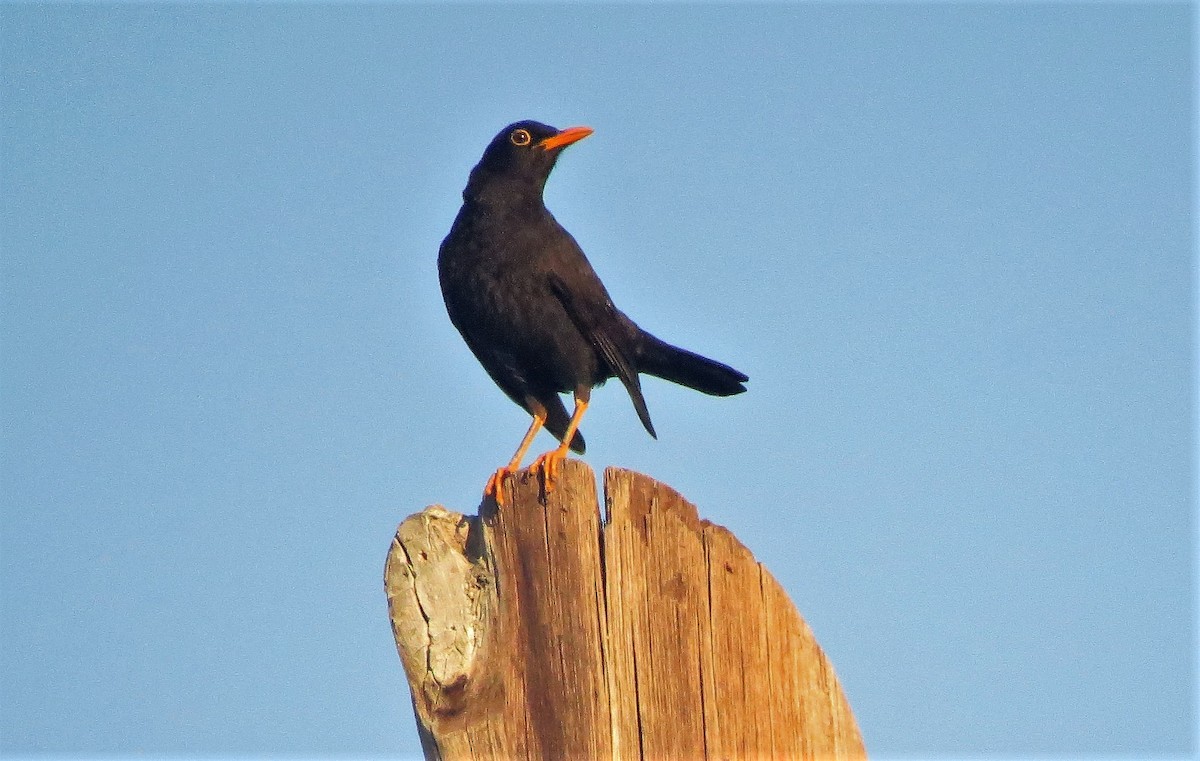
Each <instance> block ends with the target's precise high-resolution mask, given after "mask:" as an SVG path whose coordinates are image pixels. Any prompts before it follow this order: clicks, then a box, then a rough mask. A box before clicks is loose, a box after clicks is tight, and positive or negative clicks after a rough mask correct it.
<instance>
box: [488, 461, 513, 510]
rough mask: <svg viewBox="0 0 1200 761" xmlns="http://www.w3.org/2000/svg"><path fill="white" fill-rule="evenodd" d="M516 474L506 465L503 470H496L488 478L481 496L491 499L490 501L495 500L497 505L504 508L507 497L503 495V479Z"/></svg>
mask: <svg viewBox="0 0 1200 761" xmlns="http://www.w3.org/2000/svg"><path fill="white" fill-rule="evenodd" d="M516 472H517V470H516V468H511V467H509V466H507V465H505V466H504V467H503V468H499V469H497V470H496V472H495V473H493V474H492V475H491V477H489V478H488V480H487V483H486V484H484V487H483V496H485V497H491V498H492V499H494V500H496V504H497V505H499V506H500V507H504V503H505V502H506V501H507V497H506V496H505V493H504V479H505V478H507V477H509V476H511V475H512V474H514V473H516Z"/></svg>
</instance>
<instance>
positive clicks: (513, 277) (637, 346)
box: [438, 120, 749, 505]
mask: <svg viewBox="0 0 1200 761" xmlns="http://www.w3.org/2000/svg"><path fill="white" fill-rule="evenodd" d="M592 132H593V130H592V129H591V128H590V127H568V128H566V129H556V128H554V127H551V126H548V125H546V124H542V123H541V122H537V121H532V120H525V121H519V122H515V123H513V124H510V125H508V126H507V127H505V128H504V129H502V130H501V131H500V132H499V133H497V135H496V136H495V137H494V138H493V139H492V141H491V142H490V143H489V144H488V146H487V148H486V149H485V150H484V152H483V157H482V158H481V159H480V160H479V163H478V164H476V165H475V167H474V168H473V169H472V170H471V173H470V175H469V178H468V180H467V186H466V189H464V190H463V194H462V195H463V203H462V207H461V208H460V209H459V211H458V214H457V216H456V217H455V219H454V222H453V224H452V225H451V227H450V232H449V233H448V234H447V235H446V238H445V239H444V240H443V241H442V245H441V247H440V249H439V251H438V280H439V283H440V285H441V289H442V298H443V300H444V301H445V304H446V311H447V313H448V315H449V317H450V322H451V323H452V324H453V325H454V327H455V328H457V329H458V332H459V333H460V334H461V335H462V338H463V340H464V341H465V342H466V344H467V346H468V347H469V348H470V350H471V352H472V353H473V354H474V355H475V357H476V359H478V360H479V363H480V364H481V365H483V368H484V370H486V371H487V373H488V375H489V376H491V378H492V380H493V381H495V383H496V385H497V386H499V387H500V389H501V390H502V391H504V393H505V394H506V395H507V396H508V397H509V398H510V399H512V401H514V402H516V404H517V405H519V406H520V407H522V408H523V409H524V410H525V411H526V412H528V413H529V414H530V415H531V416H532V421H531V423H530V425H529V429H528V430H527V431H526V432H525V436H524V437H523V438H522V439H521V443H520V444H519V445H518V447H517V451H516V453H515V454H514V455H513V457H512V459H511V460H510V461H509V462H508V464H507V465H504V466H503V467H501V468H499V469H498V470H496V471H495V472H494V473H493V474H492V475H491V477H490V478H489V479H488V481H487V483H486V485H485V487H484V495H485V497H487V496H491V497H493V498H494V499H495V500H496V503H497V504H498V505H503V504H504V502H505V498H506V497H505V491H504V488H505V487H504V481H505V478H506V477H508V476H510V475H512V474H514V473H516V472H517V471H518V470H519V468H520V466H521V462H522V460H523V459H524V457H525V453H526V451H527V450H528V449H529V447H530V445H531V443H532V442H533V440H534V437H535V436H536V435H537V433H538V431H539V430H540V429H541V428H542V427H545V428H546V430H548V431H549V432H550V433H551V434H553V435H554V437H555V438H557V439H558V440H559V441H560V442H561V444H560V445H559V446H558V447H557V448H555V449H552V450H551V451H549V452H546V453H545V454H543V455H542V456H540V457H538V458H537V459H536V460H535V461H534V462H533V463H532V464H531V467H532V468H533V469H535V470H538V471H540V472H541V473H542V476H543V484H544V485H545V490H546V491H549V490H550V489H552V488H553V483H554V479H555V477H556V475H557V472H558V469H559V466H560V465H561V463H562V461H563V460H565V459H566V457H567V450H568V449H570V450H572V451H575V452H577V453H580V454H582V453H583V452H584V450H585V444H584V440H583V435H582V434H581V433H580V432H579V424H580V421H581V420H582V418H583V415H584V412H585V411H586V410H587V409H588V404H589V402H590V399H591V391H592V388H593V387H595V386H598V385H600V384H603V383H604V382H605V381H606V380H608V379H610V378H617V379H619V380H620V381H621V383H622V384H623V385H624V386H625V390H626V391H627V392H628V394H629V398H630V400H631V401H632V402H633V407H634V409H635V410H636V411H637V415H638V418H639V419H640V420H641V423H642V425H643V426H644V427H645V429H646V432H647V433H649V434H650V436H652V437H653V438H655V439H657V438H658V435H657V434H656V433H655V430H654V425H653V423H652V422H651V421H650V412H649V410H647V408H646V400H645V398H644V396H643V395H642V387H641V381H640V377H639V376H640V374H647V375H652V376H655V377H658V378H662V379H665V380H668V381H671V382H674V383H677V384H680V385H683V386H686V387H688V388H692V389H695V390H696V391H700V392H702V393H705V394H710V395H713V396H731V395H733V394H740V393H742V392H744V391H745V390H746V387H745V385H743V384H744V383H745V382H746V381H748V380H749V377H748V376H747V375H746V374H744V373H742V372H740V371H738V370H735V369H733V368H732V367H730V366H729V365H726V364H723V363H721V362H717V361H715V360H712V359H708V358H706V357H702V356H700V355H699V354H695V353H693V352H690V351H687V350H685V349H681V348H678V347H676V346H672V345H671V344H668V343H666V342H665V341H662V340H660V339H658V338H656V337H655V336H653V335H651V334H650V333H648V332H646V331H645V330H642V329H641V328H639V327H638V326H637V325H636V324H635V323H634V322H633V320H631V319H630V318H629V317H627V316H626V315H625V314H624V313H623V312H622V311H620V310H619V309H617V307H616V306H614V304H613V301H612V299H611V298H610V297H609V294H608V291H607V289H606V288H605V287H604V284H603V283H602V282H601V281H600V278H599V276H598V275H597V274H596V271H595V270H594V269H593V268H592V265H591V263H590V262H589V261H588V258H587V256H585V255H584V253H583V250H582V249H581V248H580V247H579V244H578V243H577V242H576V241H575V238H573V237H572V236H571V234H570V233H568V232H567V231H566V230H565V229H564V228H563V227H562V225H560V224H559V223H558V221H557V220H556V219H555V218H554V216H553V215H552V214H551V213H550V211H549V210H548V209H547V208H546V204H545V202H544V200H543V195H542V193H543V190H544V188H545V185H546V181H547V179H548V178H549V176H550V172H551V171H552V170H553V169H554V166H555V164H556V163H557V161H558V158H559V156H560V155H561V154H562V152H563V150H564V149H565V148H566V147H567V146H569V145H572V144H574V143H576V142H578V141H580V140H582V139H584V138H585V137H587V136H588V135H591V134H592ZM565 393H570V394H572V395H573V396H574V403H575V405H574V410H573V411H572V413H571V415H569V416H568V415H567V410H566V406H565V404H564V403H563V400H562V397H561V396H559V394H565Z"/></svg>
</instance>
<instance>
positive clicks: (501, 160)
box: [467, 121, 592, 195]
mask: <svg viewBox="0 0 1200 761" xmlns="http://www.w3.org/2000/svg"><path fill="white" fill-rule="evenodd" d="M590 134H592V130H591V128H590V127H568V128H567V129H561V130H560V129H555V128H554V127H551V126H549V125H546V124H542V123H541V122H535V121H523V122H515V123H513V124H510V125H508V126H507V127H505V128H504V129H502V130H500V133H499V134H497V135H496V136H495V137H494V138H492V142H491V143H489V144H488V147H487V149H486V150H485V151H484V152H483V158H481V159H480V160H479V163H478V164H477V165H476V166H475V169H473V170H472V171H471V180H470V182H469V183H468V185H467V195H469V194H470V193H471V190H472V186H476V187H477V188H478V187H479V186H481V185H484V184H489V185H490V184H492V183H496V182H500V183H502V184H505V185H509V186H511V189H512V190H514V191H516V190H517V189H518V188H531V189H535V190H536V191H537V192H538V193H539V194H540V193H541V190H542V188H543V187H544V186H545V184H546V178H547V177H549V176H550V170H552V169H554V163H555V162H556V161H558V156H559V154H560V153H562V151H563V149H564V148H566V147H567V146H568V145H570V144H571V143H574V142H577V141H579V140H582V139H584V138H585V137H587V136H588V135H590Z"/></svg>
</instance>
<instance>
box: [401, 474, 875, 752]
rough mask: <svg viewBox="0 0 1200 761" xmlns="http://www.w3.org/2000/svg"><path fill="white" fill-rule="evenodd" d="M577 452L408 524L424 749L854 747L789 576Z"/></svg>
mask: <svg viewBox="0 0 1200 761" xmlns="http://www.w3.org/2000/svg"><path fill="white" fill-rule="evenodd" d="M594 479H595V477H594V475H593V473H592V471H591V469H589V468H588V467H587V466H586V465H585V464H583V463H582V462H580V461H578V460H569V461H567V462H566V463H565V464H564V466H563V469H562V471H561V474H560V476H559V479H558V481H557V482H556V485H555V488H554V490H553V491H551V492H550V493H549V494H545V493H544V490H543V487H542V484H541V483H540V479H539V478H538V477H536V476H535V475H533V474H531V473H529V472H528V471H522V472H521V473H518V474H517V475H516V476H515V477H514V478H513V480H512V481H510V482H509V484H510V486H511V487H512V488H511V492H512V497H511V500H510V504H509V505H507V506H506V507H504V508H500V509H497V507H496V505H495V503H494V502H492V501H491V500H486V501H485V502H484V504H483V505H482V506H481V507H480V513H481V514H480V516H479V517H474V516H462V515H459V514H457V513H452V512H449V511H447V510H445V509H443V508H441V507H439V506H432V507H429V508H426V509H425V510H424V511H423V512H421V513H418V514H416V515H413V516H410V517H409V518H408V519H406V520H405V521H404V522H403V523H401V524H400V527H399V529H398V530H397V531H396V538H395V540H394V541H393V542H392V548H391V551H390V552H389V553H388V559H387V567H386V569H385V587H386V589H387V595H388V605H389V609H390V612H391V617H392V628H393V631H394V633H395V635H396V647H397V649H398V650H399V652H400V658H401V660H402V661H403V663H404V669H405V673H406V674H407V676H408V682H409V687H410V688H411V690H412V697H413V708H414V711H415V713H416V716H417V723H418V726H419V729H420V732H421V738H422V743H423V746H424V751H425V757H426V758H427V759H446V760H447V761H450V760H457V759H471V760H472V761H479V760H482V759H495V760H496V761H508V760H509V759H533V758H536V759H787V758H796V759H826V758H831V759H858V758H865V755H866V754H865V751H864V749H863V744H862V739H861V737H860V735H859V732H858V728H857V727H856V726H855V723H854V718H853V716H852V715H851V713H850V707H849V705H848V704H847V702H846V699H845V697H844V696H843V694H842V691H841V688H840V687H839V685H838V682H837V678H836V677H835V676H834V672H833V667H832V666H831V665H830V664H829V662H828V660H827V659H826V658H825V655H824V653H822V652H821V648H820V647H818V645H817V643H816V641H815V640H814V639H813V636H812V632H811V631H810V630H809V628H808V626H807V625H806V624H805V623H804V621H803V619H801V617H800V615H799V614H798V613H797V612H796V609H795V608H794V607H793V606H792V603H791V602H790V601H789V600H788V598H787V595H786V594H785V593H784V592H783V589H782V588H781V587H780V586H779V584H778V583H777V582H776V581H775V579H773V578H772V577H771V575H770V574H769V573H768V572H767V571H766V569H764V568H763V567H762V566H761V565H759V564H758V562H757V561H755V559H754V557H753V555H751V554H750V552H749V550H747V549H746V548H745V547H744V546H742V544H741V543H740V542H739V541H738V540H737V538H736V537H734V536H733V534H731V533H730V532H729V531H727V530H726V529H724V528H722V527H720V526H717V525H714V524H712V523H709V522H708V521H703V520H700V518H699V517H698V515H697V513H696V508H695V507H693V506H692V505H690V504H689V503H688V502H686V501H685V500H684V499H683V498H682V497H681V496H680V495H679V494H677V493H676V492H675V491H674V490H672V489H671V488H670V487H667V486H664V485H663V484H660V483H657V482H655V481H653V480H652V479H650V478H648V477H646V476H643V475H640V474H638V473H633V472H631V471H626V470H619V469H616V468H610V469H608V470H607V471H606V472H605V474H604V494H605V502H606V504H607V508H608V518H607V520H606V521H604V522H603V524H602V523H601V519H600V512H599V507H598V505H597V501H596V492H595V480H594Z"/></svg>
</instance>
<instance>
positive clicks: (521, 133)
mask: <svg viewBox="0 0 1200 761" xmlns="http://www.w3.org/2000/svg"><path fill="white" fill-rule="evenodd" d="M508 139H509V140H511V141H512V144H513V145H519V146H526V145H529V143H530V142H531V141H532V140H533V137H531V136H530V134H529V130H526V129H515V130H513V131H512V134H511V135H509V136H508Z"/></svg>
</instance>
